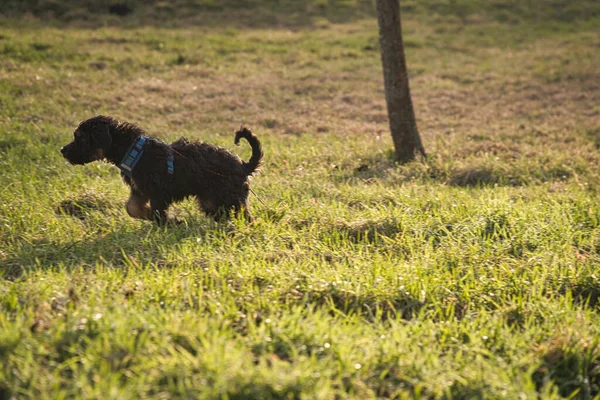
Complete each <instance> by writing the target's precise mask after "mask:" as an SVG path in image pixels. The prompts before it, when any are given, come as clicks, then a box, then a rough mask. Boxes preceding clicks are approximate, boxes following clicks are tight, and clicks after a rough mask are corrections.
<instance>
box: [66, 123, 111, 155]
mask: <svg viewBox="0 0 600 400" xmlns="http://www.w3.org/2000/svg"><path fill="white" fill-rule="evenodd" d="M116 124H117V121H116V120H114V119H113V118H111V117H106V116H103V115H99V116H97V117H93V118H90V119H87V120H85V121H83V122H82V123H81V124H79V126H78V127H77V129H75V132H73V136H74V139H73V141H72V142H71V143H69V144H68V145H66V146H65V147H63V148H62V149H60V152H61V153H62V155H63V157H65V158H66V159H67V160H68V161H69V162H70V163H71V164H87V163H90V162H92V161H96V160H102V159H104V158H105V157H106V152H107V151H108V149H110V146H111V144H112V137H111V134H110V128H111V127H112V126H116Z"/></svg>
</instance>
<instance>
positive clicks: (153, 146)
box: [61, 115, 263, 224]
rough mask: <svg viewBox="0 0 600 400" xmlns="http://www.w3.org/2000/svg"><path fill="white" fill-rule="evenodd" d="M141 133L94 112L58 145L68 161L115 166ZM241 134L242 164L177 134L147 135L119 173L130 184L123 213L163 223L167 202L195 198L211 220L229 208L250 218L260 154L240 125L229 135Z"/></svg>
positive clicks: (257, 144)
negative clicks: (134, 159)
mask: <svg viewBox="0 0 600 400" xmlns="http://www.w3.org/2000/svg"><path fill="white" fill-rule="evenodd" d="M142 135H144V136H147V135H146V133H145V132H144V130H142V129H141V128H139V127H138V126H136V125H134V124H130V123H127V122H119V121H117V120H116V119H114V118H111V117H107V116H103V115H99V116H97V117H93V118H90V119H88V120H85V121H83V122H82V123H81V124H79V126H78V127H77V129H76V130H75V132H74V136H75V139H74V140H73V141H72V142H71V143H69V144H67V145H66V146H65V147H63V148H62V149H61V153H62V154H63V156H64V157H65V158H66V159H67V160H68V161H69V162H70V163H71V164H87V163H89V162H92V161H96V160H106V161H108V162H110V163H112V164H115V165H119V163H120V162H121V160H122V159H123V157H124V156H125V154H126V153H127V150H128V149H129V148H130V146H131V145H132V144H133V143H135V142H136V141H137V140H138V139H139V138H140V136H142ZM242 138H244V139H246V140H247V141H248V142H249V143H250V146H251V147H252V156H251V157H250V160H249V161H248V162H245V161H242V160H241V159H240V158H239V157H238V156H237V155H235V154H233V153H231V152H230V151H228V150H226V149H223V148H221V147H216V146H213V145H211V144H208V143H203V142H190V141H188V140H187V139H185V138H181V139H179V140H177V141H176V142H173V143H171V144H170V145H168V144H166V143H163V142H161V141H159V140H157V139H155V138H149V139H148V140H147V141H146V144H145V146H144V153H143V155H142V157H141V159H140V160H139V162H138V164H137V165H136V166H135V168H134V169H133V171H132V172H131V177H128V176H126V175H124V174H123V173H121V175H122V177H123V180H124V181H125V183H126V184H127V185H129V186H130V188H131V195H130V197H129V200H128V201H127V206H126V208H127V212H128V214H129V215H130V216H132V217H134V218H141V219H148V220H154V221H156V222H158V223H159V224H164V223H165V222H166V221H167V216H166V211H167V208H168V207H169V205H170V204H171V203H173V202H177V201H180V200H183V199H184V198H186V197H189V196H195V197H196V198H197V200H198V204H199V206H200V208H201V209H202V210H204V212H205V213H206V214H207V215H209V216H211V217H212V218H214V219H215V220H221V219H223V218H227V217H229V216H230V215H231V213H232V212H233V213H234V214H235V215H239V213H242V215H244V216H245V217H246V218H247V219H248V220H252V215H251V214H250V211H249V209H248V193H249V191H250V186H249V181H248V177H249V176H251V175H252V174H253V173H254V172H255V171H256V170H257V169H258V167H259V165H260V162H261V160H262V157H263V152H262V148H261V144H260V142H259V140H258V139H257V138H256V136H254V134H252V132H250V130H248V129H246V128H243V129H240V130H239V131H238V132H237V133H236V135H235V144H239V141H240V139H242ZM169 148H170V149H171V150H172V152H173V155H174V162H173V164H174V173H173V174H169V173H168V169H167V158H168V154H169Z"/></svg>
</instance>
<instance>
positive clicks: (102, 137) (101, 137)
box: [92, 125, 112, 149]
mask: <svg viewBox="0 0 600 400" xmlns="http://www.w3.org/2000/svg"><path fill="white" fill-rule="evenodd" d="M92 140H93V141H94V143H96V144H97V145H98V146H99V147H101V148H103V149H108V148H109V147H110V145H111V144H112V138H111V136H110V131H109V129H108V125H103V126H102V127H100V129H98V130H97V131H96V132H94V134H93V135H92Z"/></svg>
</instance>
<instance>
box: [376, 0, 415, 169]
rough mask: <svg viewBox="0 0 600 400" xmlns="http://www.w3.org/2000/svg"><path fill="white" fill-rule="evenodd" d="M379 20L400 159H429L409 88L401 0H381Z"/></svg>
mask: <svg viewBox="0 0 600 400" xmlns="http://www.w3.org/2000/svg"><path fill="white" fill-rule="evenodd" d="M377 19H378V21H379V43H380V47H381V62H382V64H383V81H384V84H385V98H386V101H387V108H388V116H389V120H390V130H391V132H392V139H393V141H394V148H395V150H396V160H398V161H400V162H408V161H411V160H414V159H415V156H416V154H417V152H418V153H421V154H422V155H423V157H425V149H424V148H423V144H422V143H421V137H420V136H419V131H418V129H417V121H416V120H415V112H414V110H413V105H412V100H411V98H410V89H409V87H408V74H407V71H406V60H405V58H404V44H403V41H402V28H401V25H400V3H399V0H377Z"/></svg>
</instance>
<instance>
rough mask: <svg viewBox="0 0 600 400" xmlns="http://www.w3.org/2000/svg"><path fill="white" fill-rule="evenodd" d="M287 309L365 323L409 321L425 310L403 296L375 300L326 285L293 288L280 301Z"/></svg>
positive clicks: (408, 296)
mask: <svg viewBox="0 0 600 400" xmlns="http://www.w3.org/2000/svg"><path fill="white" fill-rule="evenodd" d="M281 301H282V302H284V303H286V304H290V305H305V306H315V307H317V308H326V309H329V310H331V313H332V314H334V315H335V314H338V313H341V314H344V315H358V316H360V317H362V318H365V319H367V320H369V321H381V320H388V319H397V318H402V319H404V320H412V319H414V318H416V317H417V316H418V314H419V312H420V311H421V309H423V307H425V305H426V303H425V302H424V301H421V300H418V299H416V298H414V297H412V296H410V295H408V294H406V293H404V292H400V291H399V292H397V293H395V294H387V295H386V296H384V297H378V296H376V295H374V294H360V293H356V292H354V291H352V290H347V289H342V288H338V287H336V285H333V284H331V285H329V286H327V287H325V288H322V289H315V288H309V287H308V286H306V287H305V285H295V286H294V287H293V288H290V289H289V290H288V291H286V294H285V295H284V296H283V298H282V299H281Z"/></svg>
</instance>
